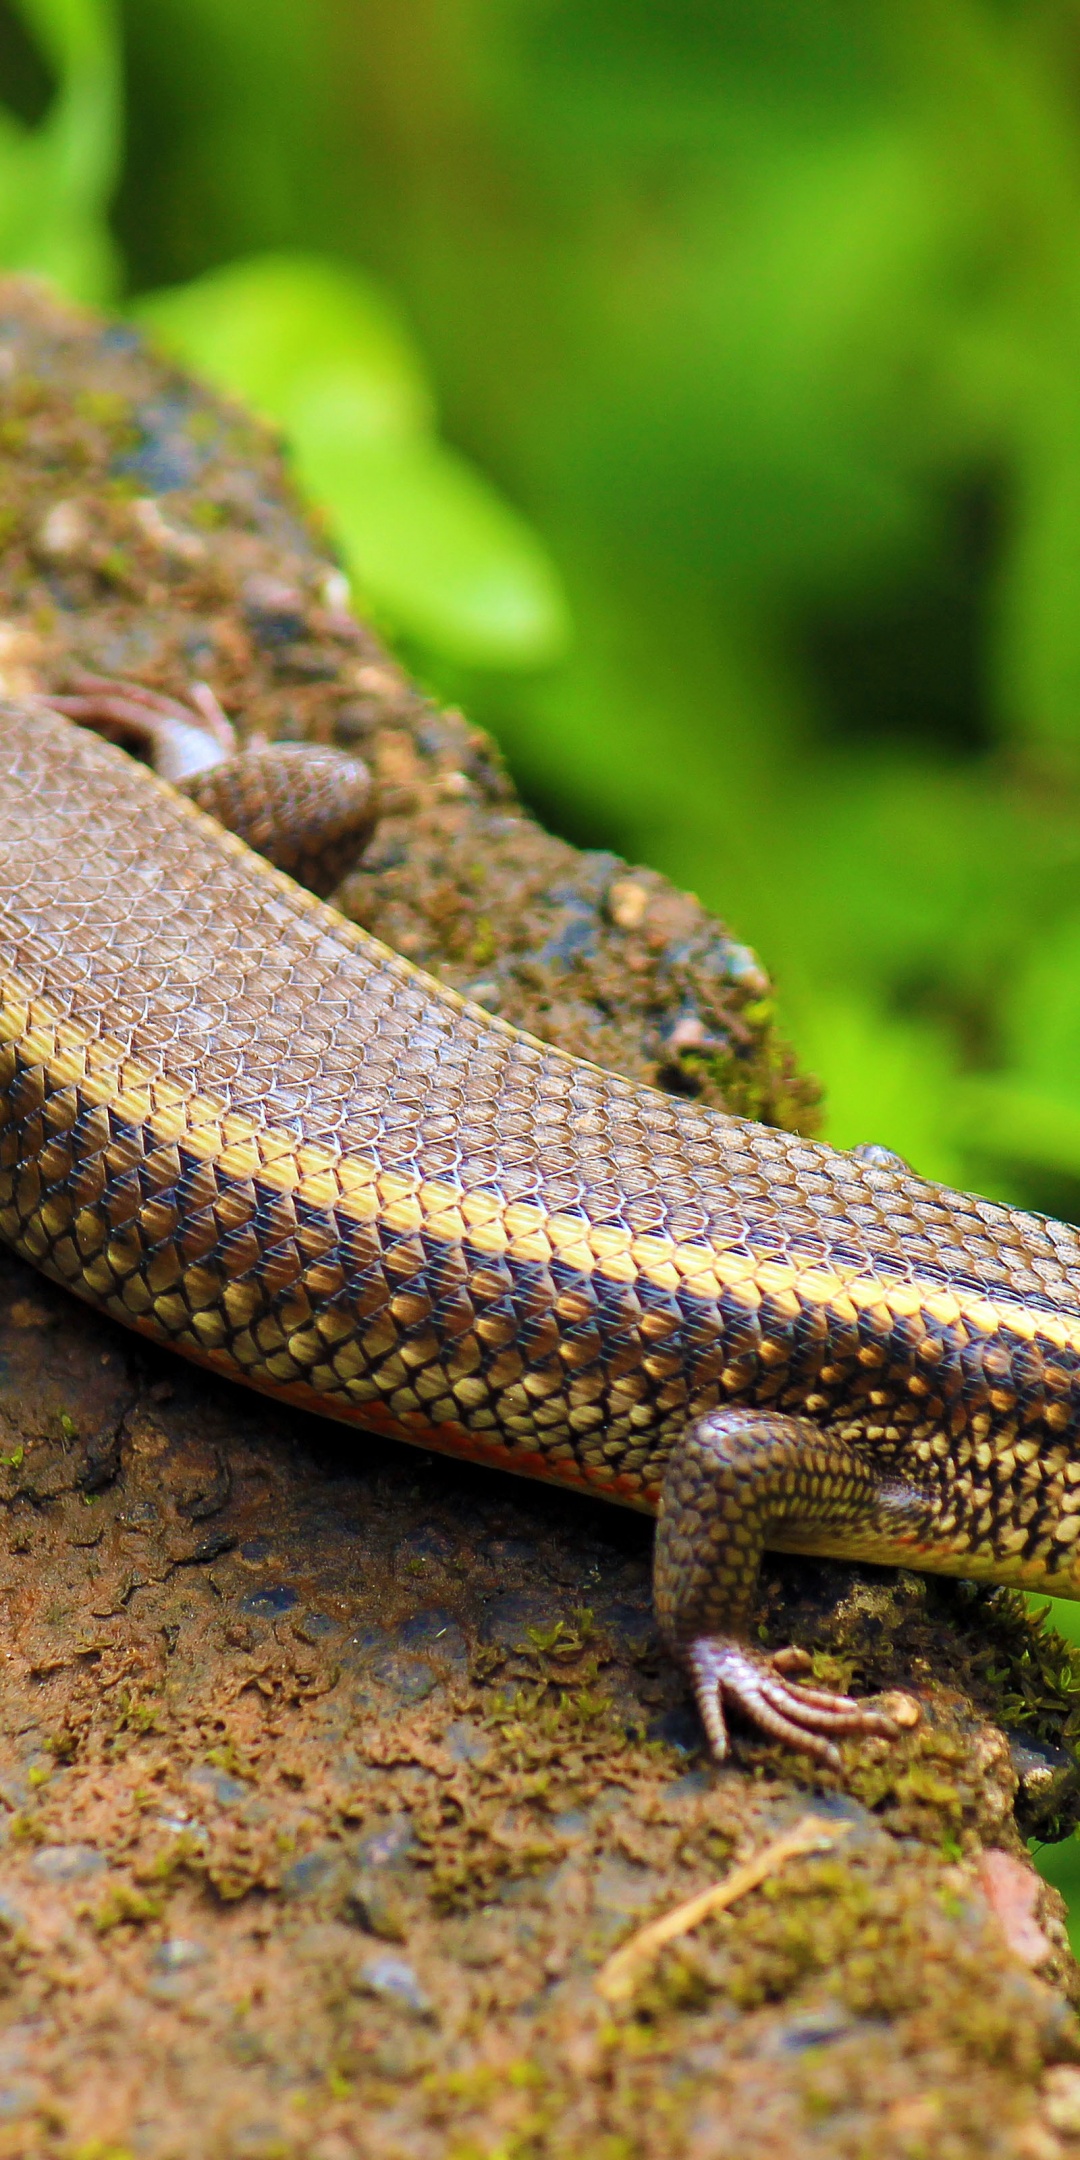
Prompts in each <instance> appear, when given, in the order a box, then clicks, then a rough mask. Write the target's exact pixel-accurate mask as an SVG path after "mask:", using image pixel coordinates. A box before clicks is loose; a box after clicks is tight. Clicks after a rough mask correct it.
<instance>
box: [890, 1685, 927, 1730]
mask: <svg viewBox="0 0 1080 2160" xmlns="http://www.w3.org/2000/svg"><path fill="white" fill-rule="evenodd" d="M881 1707H882V1709H883V1710H884V1712H885V1715H886V1717H891V1719H892V1721H893V1724H894V1725H899V1726H901V1727H902V1728H903V1729H904V1731H905V1732H907V1731H910V1729H911V1727H912V1726H913V1725H917V1724H918V1723H919V1720H920V1718H921V1717H922V1706H921V1704H919V1703H917V1702H916V1701H915V1698H914V1696H913V1695H904V1694H902V1693H901V1692H900V1689H899V1688H892V1689H891V1690H890V1692H889V1693H888V1694H887V1695H883V1696H882V1697H881Z"/></svg>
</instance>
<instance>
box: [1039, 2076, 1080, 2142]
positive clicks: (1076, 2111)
mask: <svg viewBox="0 0 1080 2160" xmlns="http://www.w3.org/2000/svg"><path fill="white" fill-rule="evenodd" d="M1043 2098H1044V2101H1045V2106H1046V2120H1047V2122H1048V2123H1049V2124H1050V2126H1051V2128H1052V2129H1054V2130H1060V2131H1061V2132H1062V2134H1063V2136H1065V2137H1080V2070H1077V2069H1075V2068H1074V2066H1073V2064H1072V2063H1055V2064H1054V2067H1053V2069H1052V2070H1048V2071H1047V2073H1046V2076H1045V2078H1044V2079H1043Z"/></svg>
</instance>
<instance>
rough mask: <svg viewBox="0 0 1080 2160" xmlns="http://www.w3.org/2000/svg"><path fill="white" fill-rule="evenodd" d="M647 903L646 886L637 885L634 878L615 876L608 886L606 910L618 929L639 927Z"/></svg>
mask: <svg viewBox="0 0 1080 2160" xmlns="http://www.w3.org/2000/svg"><path fill="white" fill-rule="evenodd" d="M648 905H649V891H648V887H647V886H646V885H639V884H638V882H637V880H636V878H616V879H615V882H614V884H613V885H609V886H608V895H607V910H608V914H609V915H610V917H611V920H612V922H613V923H614V924H615V927H616V929H618V930H638V929H640V927H641V924H642V923H643V922H644V920H645V910H646V908H647V907H648Z"/></svg>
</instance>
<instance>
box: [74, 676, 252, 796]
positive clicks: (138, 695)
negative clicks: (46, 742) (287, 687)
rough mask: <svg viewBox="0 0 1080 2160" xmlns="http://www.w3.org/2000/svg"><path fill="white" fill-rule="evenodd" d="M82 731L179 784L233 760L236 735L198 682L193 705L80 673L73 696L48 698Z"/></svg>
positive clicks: (210, 694) (130, 684) (208, 690)
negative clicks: (115, 745)
mask: <svg viewBox="0 0 1080 2160" xmlns="http://www.w3.org/2000/svg"><path fill="white" fill-rule="evenodd" d="M45 702H46V704H48V705H51V707H52V709H53V711H54V712H60V713H63V714H64V715H65V716H66V718H67V719H69V720H74V721H75V722H76V724H77V725H78V726H79V727H88V728H93V730H94V732H95V734H98V735H104V736H105V737H106V739H107V740H108V741H109V742H116V743H119V744H120V745H121V747H122V748H123V749H125V750H128V749H132V750H135V751H137V752H139V753H140V754H142V755H143V756H145V757H146V758H147V760H148V762H149V763H150V764H151V765H152V766H153V768H154V771H155V772H156V773H159V774H160V776H161V778H162V779H163V780H172V781H173V782H174V783H179V782H181V781H184V780H188V779H190V778H191V776H192V774H194V773H201V772H205V771H207V770H208V768H209V767H211V766H214V765H218V764H220V763H221V762H222V761H223V760H224V759H225V758H230V757H235V755H236V751H237V740H236V733H235V730H234V728H233V726H232V722H231V721H230V720H228V719H226V716H225V714H224V713H223V712H222V710H221V707H220V705H219V704H218V701H217V699H216V697H215V696H214V693H213V691H212V690H211V688H210V686H209V684H208V683H194V684H193V685H192V689H191V703H190V705H181V704H180V703H179V700H178V699H176V698H170V697H165V696H163V695H162V693H161V692H160V691H157V690H147V689H144V687H143V685H142V684H141V683H135V682H114V681H113V680H112V679H111V677H107V676H104V675H86V674H82V675H80V676H78V678H77V690H76V692H75V693H74V694H73V695H65V696H63V697H55V696H50V697H48V698H47V699H46V700H45Z"/></svg>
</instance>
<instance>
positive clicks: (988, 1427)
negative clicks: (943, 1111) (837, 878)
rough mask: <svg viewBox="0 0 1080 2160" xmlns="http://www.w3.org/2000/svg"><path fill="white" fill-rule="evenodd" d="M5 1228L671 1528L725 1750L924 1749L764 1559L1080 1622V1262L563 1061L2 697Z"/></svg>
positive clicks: (132, 770) (40, 714)
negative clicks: (750, 1727) (1005, 1602)
mask: <svg viewBox="0 0 1080 2160" xmlns="http://www.w3.org/2000/svg"><path fill="white" fill-rule="evenodd" d="M197 702H198V700H197ZM65 703H66V704H68V709H69V710H70V712H71V715H72V718H77V719H79V720H80V721H83V722H90V723H93V725H94V726H96V727H97V728H99V729H100V730H102V731H104V732H107V733H111V734H114V735H119V736H120V737H121V738H122V739H123V740H125V741H129V740H134V741H136V742H142V743H143V744H145V745H149V747H150V748H151V752H152V755H153V756H154V759H155V761H156V762H159V763H161V764H163V765H164V766H165V768H166V769H168V770H171V771H172V772H173V773H174V774H175V776H176V778H177V779H178V781H179V782H180V783H181V785H182V786H183V787H184V788H185V789H186V790H187V792H188V794H189V795H195V796H196V797H198V798H199V799H200V800H201V801H202V802H203V803H204V804H209V805H211V806H212V807H213V808H214V809H216V810H217V811H218V813H219V814H224V815H225V816H227V817H229V816H231V817H235V818H236V819H237V821H238V822H239V823H240V824H241V825H242V827H243V829H244V830H246V831H247V832H248V833H250V834H252V835H253V836H258V837H259V838H260V840H261V843H262V845H263V846H264V847H267V848H268V849H270V850H271V851H272V852H274V853H275V854H276V856H277V859H278V860H279V861H288V862H293V863H295V864H297V865H298V866H299V865H301V864H303V865H304V866H305V867H306V868H308V869H309V870H310V862H309V857H310V854H311V852H312V849H311V846H310V844H309V835H308V831H307V829H306V828H307V827H308V826H309V825H310V822H311V818H310V813H311V810H312V806H313V805H314V806H318V805H320V804H321V805H322V806H323V821H322V834H323V840H325V839H326V838H327V836H328V835H329V839H330V841H331V842H332V845H333V847H334V848H336V849H338V850H340V849H341V848H342V847H343V846H344V845H345V844H346V841H347V838H348V833H347V831H346V829H345V828H346V827H349V825H350V820H351V830H352V832H353V834H354V841H355V836H356V835H359V833H360V832H362V831H363V830H364V829H365V827H366V821H367V820H368V819H369V817H370V809H369V805H368V794H367V783H366V776H364V775H363V774H362V772H357V771H355V770H350V771H347V770H346V765H347V763H348V761H341V760H338V761H337V763H336V764H335V765H334V766H333V769H332V770H331V769H330V768H329V767H327V765H326V759H327V757H328V755H329V756H330V758H331V760H332V761H333V753H326V752H324V751H316V752H312V753H311V758H312V759H313V760H314V761H315V762H314V763H310V764H309V759H308V757H307V755H306V754H305V753H304V752H302V751H297V750H294V749H289V750H288V751H286V752H284V753H275V752H272V751H271V750H270V749H269V748H267V747H263V748H262V749H259V750H256V751H254V752H248V753H245V754H244V756H243V757H241V758H234V757H232V756H231V746H230V743H229V741H228V724H227V723H226V722H224V720H223V716H221V715H220V714H218V713H216V711H214V710H211V709H209V708H208V706H207V702H206V699H205V698H203V699H202V701H201V703H200V711H199V714H193V713H191V712H187V711H186V710H185V709H184V708H175V707H173V708H169V707H168V706H167V704H164V703H163V702H162V701H160V700H156V699H154V698H152V697H150V696H149V694H148V693H146V692H143V691H139V690H137V689H135V688H133V687H132V686H130V685H115V684H97V685H94V684H90V685H88V686H84V689H83V691H82V692H81V694H80V696H79V697H78V698H77V699H74V700H72V701H65ZM200 715H201V718H202V721H203V722H204V723H205V732H206V734H207V736H208V738H211V745H210V748H209V750H208V752H207V757H208V764H209V765H210V766H212V767H214V769H213V770H203V771H200V770H198V769H197V768H198V764H199V752H198V747H197V745H196V752H195V767H196V769H195V770H193V769H192V763H191V757H190V752H191V748H192V744H191V737H192V733H193V731H195V732H197V723H198V720H199V718H200ZM320 761H321V762H320ZM316 767H317V769H316ZM340 784H344V795H343V799H344V800H345V801H346V802H347V804H348V805H349V808H348V811H347V814H346V817H345V826H344V827H343V826H342V825H341V823H340V821H338V822H335V820H336V819H337V818H338V812H337V810H336V809H335V807H334V803H333V802H330V804H329V807H328V795H329V796H330V797H335V796H336V792H337V790H338V788H339V785H340ZM316 823H318V820H316ZM319 844H320V843H318V842H316V852H317V850H318V845H319ZM312 874H315V873H312ZM0 1237H3V1238H4V1239H5V1240H6V1241H7V1242H8V1243H9V1244H10V1245H11V1246H13V1247H14V1249H15V1250H16V1251H18V1252H20V1253H21V1254H23V1255H24V1256H25V1257H27V1258H29V1259H30V1260H32V1261H34V1262H35V1263H36V1264H37V1265H38V1266H39V1267H40V1268H42V1269H43V1270H44V1271H45V1272H46V1273H47V1274H49V1275H51V1276H53V1277H54V1278H55V1279H57V1280H59V1281H61V1282H64V1283H66V1284H68V1285H69V1286H70V1287H71V1288H72V1289H73V1290H75V1291H76V1292H77V1293H78V1294H79V1295H80V1296H82V1297H84V1298H86V1299H88V1300H89V1301H90V1302H91V1303H93V1304H95V1305H97V1306H99V1307H100V1308H101V1309H102V1310H103V1311H105V1312H107V1313H110V1314H111V1315H113V1317H115V1318H116V1319H118V1320H121V1321H123V1322H124V1323H125V1324H126V1325H128V1326H131V1327H134V1328H137V1329H138V1330H140V1331H141V1332H142V1333H145V1334H148V1335H151V1336H153V1337H154V1338H155V1339H157V1340H158V1341H161V1342H165V1343H167V1344H169V1345H171V1346H172V1347H173V1348H175V1349H177V1350H178V1351H180V1352H181V1353H182V1354H183V1355H186V1356H188V1357H192V1358H195V1359H197V1360H199V1361H200V1362H202V1363H204V1364H207V1365H209V1366H211V1367H213V1368H214V1369H215V1370H216V1371H218V1372H221V1373H224V1374H226V1375H228V1376H230V1377H232V1378H234V1379H239V1380H241V1381H243V1382H245V1383H246V1384H247V1385H249V1386H251V1387H255V1388H258V1389H261V1390H263V1391H264V1392H266V1393H268V1394H272V1395H275V1396H278V1397H279V1398H283V1399H285V1400H287V1401H290V1402H294V1403H297V1404H300V1405H302V1406H303V1407H304V1408H305V1409H309V1410H315V1411H320V1412H322V1413H323V1414H325V1415H327V1416H330V1417H333V1418H336V1419H339V1420H343V1421H345V1422H348V1423H352V1424H355V1425H357V1426H359V1427H360V1428H361V1429H366V1430H373V1431H376V1432H383V1433H388V1434H392V1435H394V1436H395V1437H397V1438H403V1439H406V1440H411V1441H414V1442H417V1443H419V1444H420V1445H422V1446H424V1447H428V1448H437V1449H441V1450H443V1451H444V1452H446V1453H448V1454H455V1455H462V1456H468V1457H470V1458H472V1459H474V1460H478V1461H481V1462H489V1463H493V1464H497V1465H498V1466H500V1467H501V1468H505V1469H510V1470H514V1471H518V1472H520V1473H522V1474H524V1475H527V1476H534V1477H545V1478H549V1479H553V1480H555V1481H557V1482H559V1483H561V1484H566V1485H576V1486H578V1487H579V1488H583V1489H588V1490H591V1491H593V1492H595V1493H598V1494H601V1495H604V1496H606V1497H607V1498H608V1499H610V1500H613V1501H617V1502H619V1503H621V1504H623V1505H625V1506H630V1507H637V1508H644V1509H646V1510H649V1511H659V1513H660V1518H661V1520H660V1528H659V1534H658V1540H657V1561H656V1590H657V1605H658V1610H659V1614H660V1619H661V1624H662V1626H663V1629H664V1633H665V1636H666V1638H667V1640H668V1642H669V1644H670V1645H671V1647H672V1649H673V1651H674V1652H675V1654H676V1655H677V1656H678V1657H679V1658H680V1659H681V1660H682V1662H683V1663H684V1665H685V1666H686V1668H687V1670H688V1671H689V1673H690V1674H691V1676H692V1679H693V1682H694V1686H695V1690H696V1693H697V1696H698V1701H699V1703H700V1706H701V1710H702V1715H703V1719H704V1721H705V1724H706V1727H707V1730H708V1733H709V1737H710V1740H711V1743H712V1746H713V1749H714V1751H715V1752H716V1753H717V1754H718V1755H719V1754H722V1753H723V1751H724V1749H725V1747H726V1726H725V1710H727V1709H730V1708H733V1707H734V1708H738V1709H740V1710H741V1711H743V1712H744V1713H745V1714H746V1715H747V1716H749V1717H750V1719H751V1720H752V1721H754V1722H755V1723H757V1724H758V1725H759V1726H761V1727H763V1728H764V1729H765V1730H766V1731H768V1732H770V1733H772V1734H774V1735H776V1736H778V1737H780V1738H782V1739H784V1740H786V1741H789V1742H790V1743H791V1744H792V1745H794V1746H798V1747H801V1748H803V1749H806V1750H807V1751H809V1752H810V1753H812V1754H816V1755H818V1756H821V1757H824V1758H825V1759H827V1760H830V1761H832V1760H835V1748H834V1744H833V1743H834V1739H835V1738H836V1737H838V1736H839V1735H841V1734H843V1733H846V1732H883V1731H885V1732H888V1731H889V1730H891V1728H890V1726H889V1723H888V1720H887V1719H884V1718H882V1717H881V1715H880V1714H879V1713H876V1712H874V1711H872V1710H869V1709H867V1708H865V1707H864V1706H862V1705H858V1704H856V1703H853V1702H851V1701H848V1700H847V1699H845V1698H841V1697H837V1696H833V1695H828V1694H826V1693H825V1692H824V1691H822V1690H819V1689H812V1688H806V1687H803V1686H800V1685H799V1684H798V1683H797V1682H796V1681H794V1680H791V1679H790V1678H789V1677H788V1674H789V1673H790V1671H791V1668H792V1662H793V1660H792V1656H791V1654H790V1653H788V1654H786V1655H785V1654H784V1653H780V1654H779V1655H778V1656H777V1657H776V1658H774V1659H771V1660H770V1659H767V1658H765V1657H764V1656H763V1655H762V1654H761V1653H760V1652H759V1651H757V1650H755V1649H753V1648H752V1647H751V1646H750V1644H749V1643H748V1642H747V1640H746V1637H745V1623H746V1612H747V1605H748V1601H749V1598H750V1595H751V1593H752V1589H753V1582H754V1577H755V1574H756V1570H757V1566H758V1562H759V1559H760V1555H761V1552H762V1549H763V1548H764V1547H766V1546H775V1547H778V1548H780V1549H784V1550H789V1551H799V1552H808V1553H821V1554H832V1555H837V1556H839V1557H842V1558H857V1559H869V1560H876V1561H882V1562H886V1563H896V1562H905V1563H906V1564H907V1565H909V1566H915V1567H924V1568H929V1569H933V1570H936V1571H938V1572H942V1573H949V1574H960V1575H969V1576H977V1577H981V1578H983V1579H990V1580H995V1581H1003V1582H1010V1583H1016V1584H1022V1585H1026V1586H1030V1587H1033V1588H1042V1589H1046V1590H1049V1591H1051V1592H1054V1593H1056V1594H1059V1595H1065V1596H1072V1595H1077V1594H1078V1592H1080V1575H1078V1569H1077V1559H1076V1553H1077V1540H1078V1538H1080V1237H1078V1234H1077V1232H1075V1231H1074V1230H1072V1229H1070V1228H1069V1227H1068V1226H1066V1225H1064V1224H1060V1223H1053V1222H1048V1221H1045V1220H1043V1219H1042V1218H1041V1217H1036V1216H1031V1215H1025V1214H1021V1213H1019V1212H1016V1211H1013V1210H1010V1209H1006V1208H1000V1207H995V1206H993V1205H992V1204H991V1203H989V1202H987V1201H982V1200H978V1199H975V1198H972V1197H970V1196H967V1195H964V1194H959V1193H953V1192H948V1191H946V1190H945V1189H944V1188H942V1187H938V1186H934V1185H929V1184H927V1183H926V1182H925V1181H924V1180H922V1179H919V1178H917V1177H915V1176H914V1175H913V1174H912V1172H911V1171H910V1170H909V1169H908V1168H907V1166H906V1165H905V1164H903V1163H901V1162H899V1161H898V1159H897V1158H896V1157H894V1156H891V1155H889V1154H888V1153H887V1151H885V1150H882V1149H867V1150H864V1151H861V1157H860V1156H851V1155H840V1154H837V1153H835V1152H834V1151H833V1150H832V1149H830V1148H827V1147H822V1146H820V1145H816V1144H814V1143H812V1142H808V1141H804V1140H800V1139H799V1138H797V1137H795V1136H792V1135H790V1134H787V1133H782V1132H777V1131H774V1130H772V1129H770V1128H767V1127H764V1126H758V1125H753V1124H750V1123H747V1122H746V1121H744V1120H741V1119H738V1118H731V1117H723V1116H719V1115H717V1114H716V1113H713V1112H710V1111H706V1110H702V1109H699V1108H697V1107H695V1106H694V1105H692V1104H689V1103H686V1102H680V1101H677V1100H675V1099H673V1098H671V1097H668V1096H664V1095H661V1094H658V1093H656V1092H654V1091H653V1090H650V1089H647V1088H642V1087H638V1086H635V1085H633V1084H631V1083H630V1082H627V1081H624V1080H620V1079H618V1078H616V1077H614V1076H613V1075H611V1074H607V1073H604V1072H601V1071H599V1070H598V1069H597V1068H596V1067H593V1066H590V1065H587V1064H585V1063H583V1062H581V1061H580V1060H577V1059H574V1058H570V1057H567V1056H566V1055H564V1054H563V1053H561V1052H559V1051H556V1050H553V1049H551V1048H550V1047H546V1046H545V1045H543V1044H541V1043H538V1042H534V1041H533V1040H532V1039H531V1038H530V1037H528V1036H524V1035H521V1034H519V1033H518V1032H516V1031H515V1030H514V1029H513V1028H511V1027H509V1026H507V1025H506V1024H505V1023H503V1022H501V1021H499V1020H496V1019H492V1018H491V1017H490V1015H488V1014H487V1013H484V1012H482V1011H481V1010H479V1008H477V1007H473V1006H469V1005H468V1004H466V1003H465V1002H464V1001H463V1000H462V999H461V998H459V997H458V996H456V995H455V994H454V993H453V992H451V991H448V990H446V989H444V988H443V987H442V986H440V985H439V984H437V983H435V982H434V981H432V979H431V978H429V977H428V976H425V975H423V974H422V973H421V972H420V971H419V970H417V969H416V968H414V967H412V966H410V964H409V963H408V962H407V961H405V960H403V959H401V958H400V957H399V956H397V955H396V954H393V953H391V952H389V951H388V950H387V949H386V948H385V947H383V946H381V945H379V944H378V943H377V942H376V941H375V940H374V939H372V938H370V937H369V936H367V935H366V934H365V933H364V932H363V931H360V930H358V929H356V928H355V926H353V925H352V924H350V923H347V922H346V921H344V920H343V919H342V918H341V917H340V916H338V915H336V914H335V913H334V911H333V910H332V909H331V908H328V907H325V906H324V905H323V904H322V903H321V902H320V901H318V900H317V899H315V898H313V897H311V895H310V894H309V893H307V892H304V891H302V890H301V889H300V888H299V886H297V885H295V884H293V882H292V881H291V879H290V878H288V877H286V876H284V875H282V874H281V872H280V871H278V870H275V869H273V868H271V867H270V865H269V863H268V862H266V861H265V860H263V859H261V858H260V857H259V856H257V855H255V854H253V853H252V852H251V851H250V849H249V848H248V847H246V846H244V845H243V844H242V843H241V842H240V841H238V840H237V839H235V838H233V837H232V836H231V835H229V834H227V833H225V832H224V831H223V830H222V828H221V826H220V825H219V824H217V823H216V822H214V820H213V819H212V818H210V817H209V816H207V815H205V814H204V812H203V811H202V810H200V809H199V808H197V807H196V806H195V804H194V803H193V802H192V801H190V800H185V799H184V797H183V796H182V795H181V794H180V793H178V792H177V789H176V788H175V787H173V786H170V785H166V784H165V783H164V782H163V781H162V780H160V779H158V778H155V777H154V776H153V775H152V774H151V773H149V772H148V771H147V770H146V769H145V768H144V767H142V766H140V765H138V764H136V763H135V762H134V761H133V760H132V759H131V758H130V757H128V756H126V755H125V754H124V753H123V752H122V751H120V750H118V749H117V748H115V747H113V745H112V744H111V743H109V742H103V741H99V740H97V739H96V737H95V736H93V735H88V734H86V733H85V732H82V731H80V730H79V729H77V728H75V727H73V726H72V725H71V721H70V720H69V719H67V718H64V717H61V716H60V715H59V714H58V713H57V712H56V711H54V710H51V709H50V708H49V707H48V706H46V705H44V704H33V703H29V704H25V705H18V704H8V705H0Z"/></svg>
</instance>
